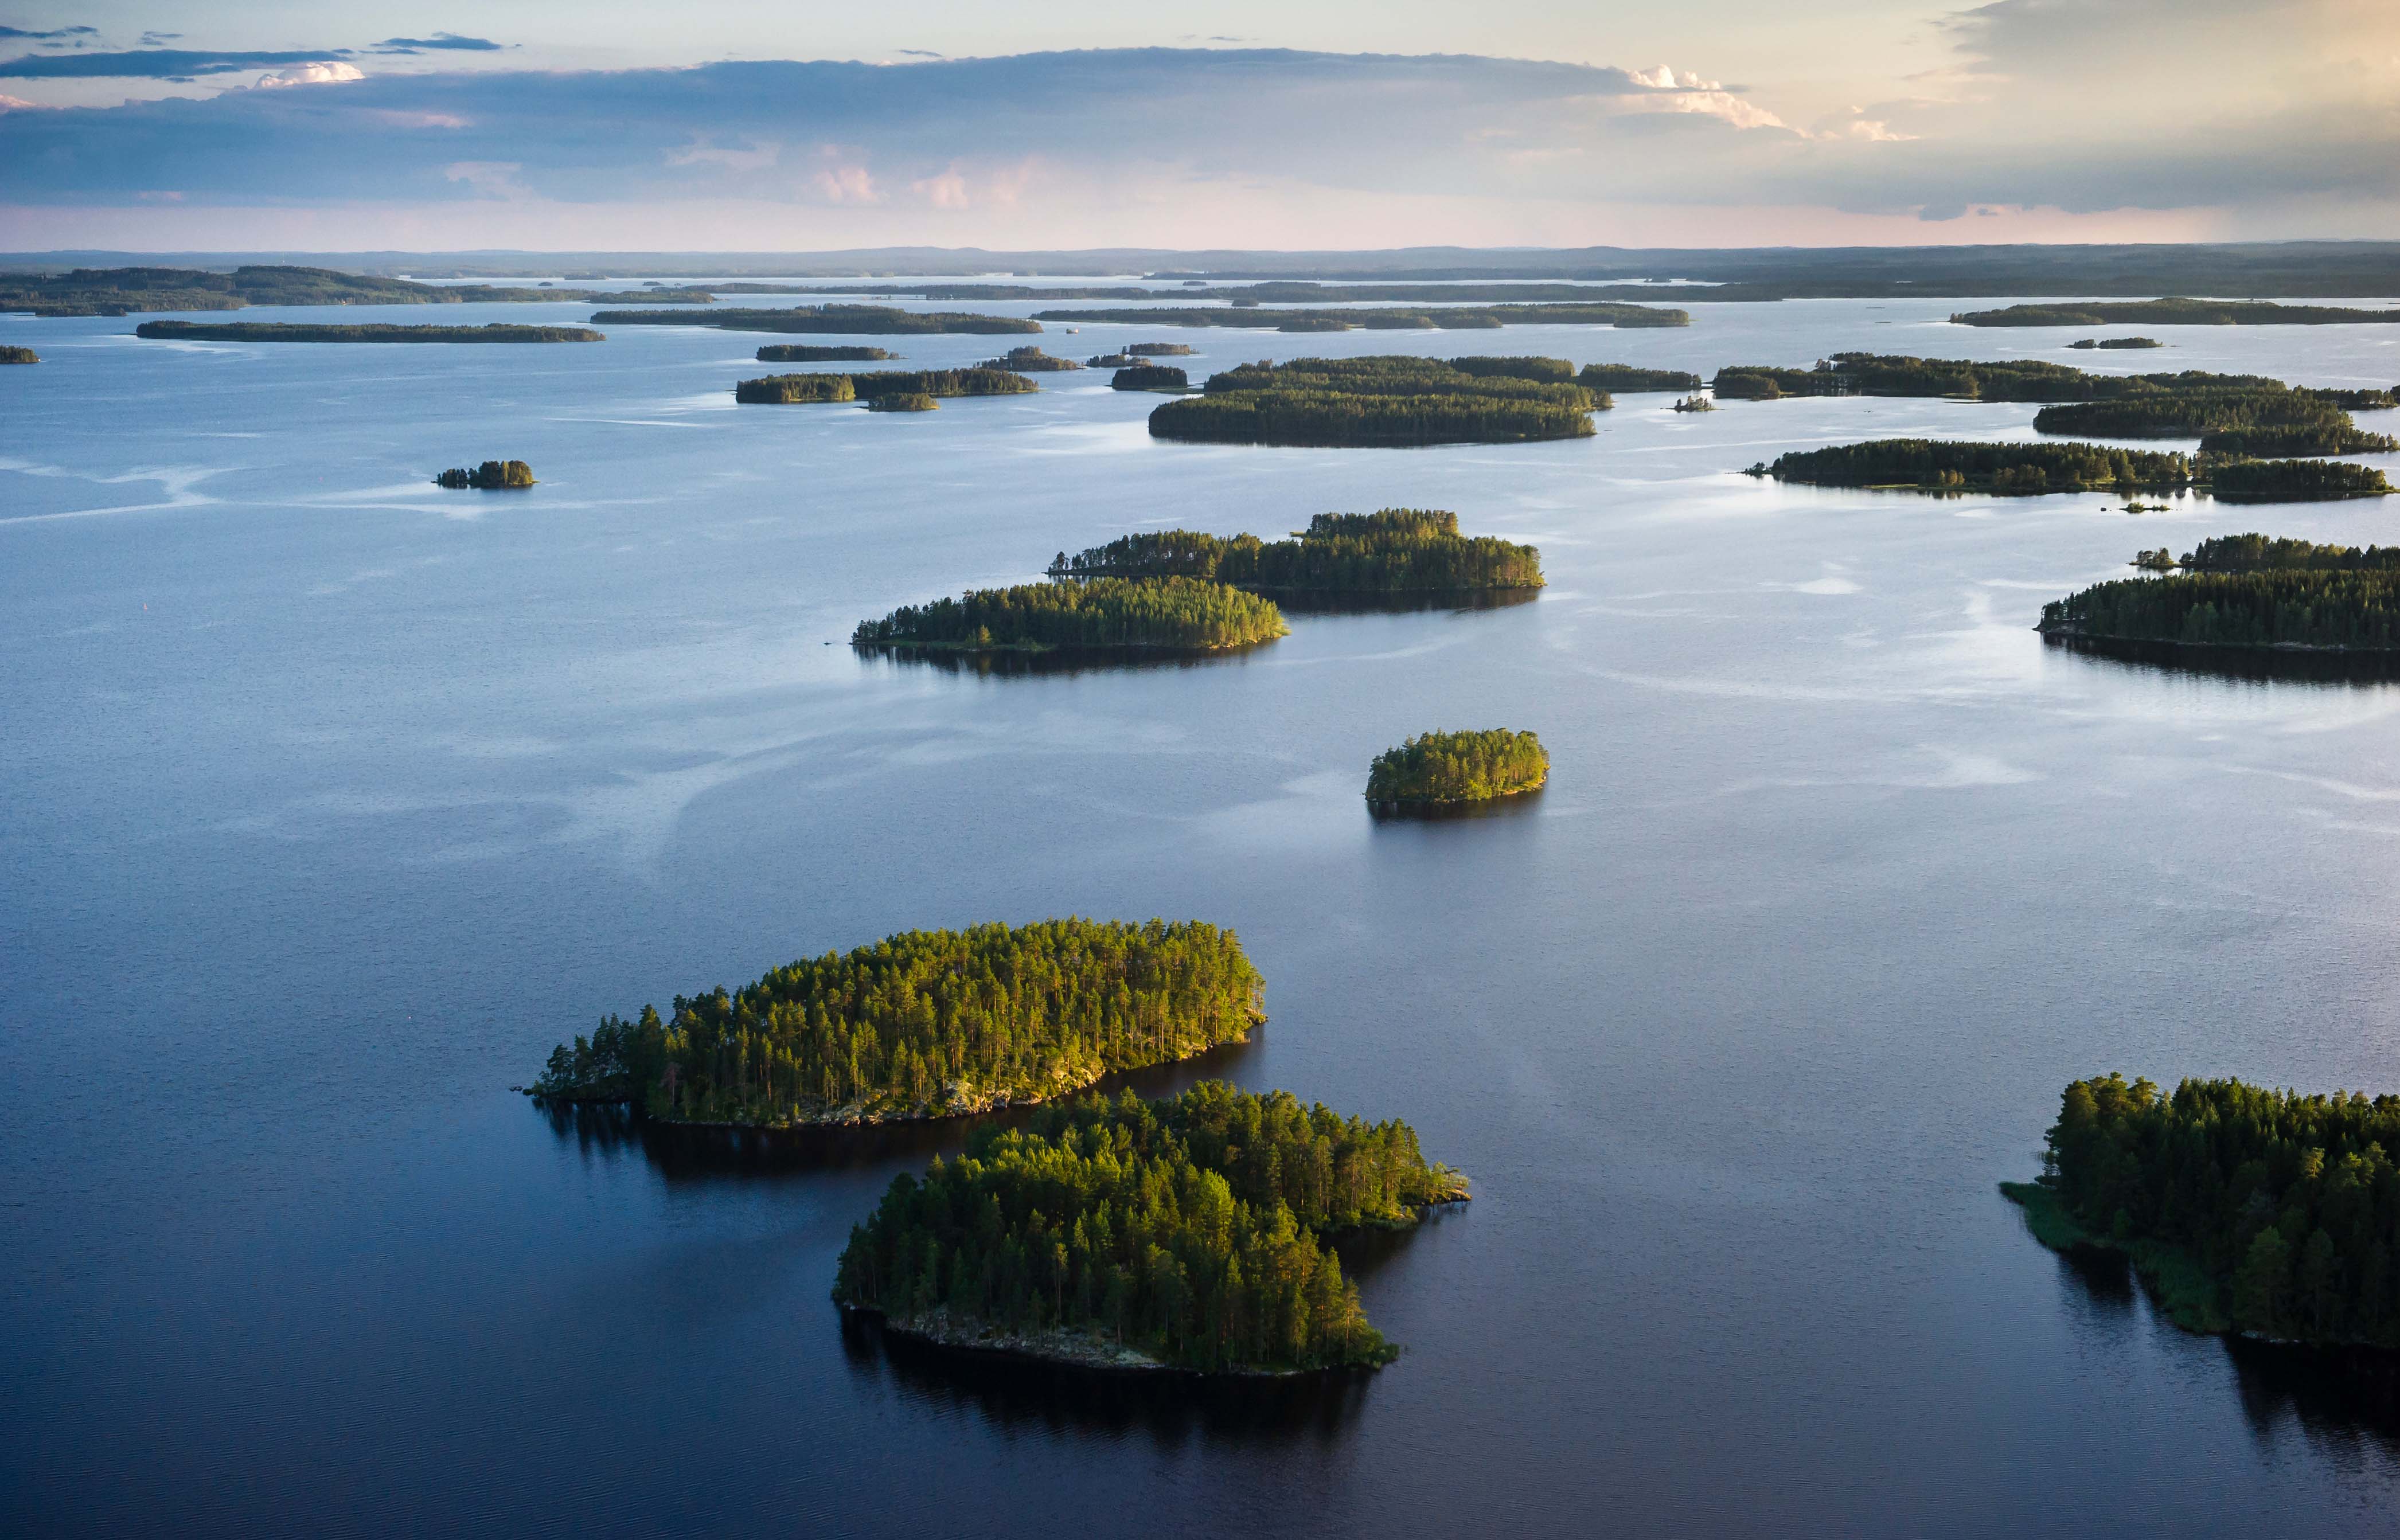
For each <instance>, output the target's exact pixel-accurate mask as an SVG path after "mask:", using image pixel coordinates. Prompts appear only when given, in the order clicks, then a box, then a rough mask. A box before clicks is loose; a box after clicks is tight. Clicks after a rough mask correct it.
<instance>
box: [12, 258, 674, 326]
mask: <svg viewBox="0 0 2400 1540" xmlns="http://www.w3.org/2000/svg"><path fill="white" fill-rule="evenodd" d="M624 297H625V295H624V294H622V293H618V292H617V291H614V290H602V289H557V288H552V289H543V288H538V287H533V288H528V287H516V286H502V285H494V284H489V283H459V284H439V283H416V282H412V281H410V280H409V279H397V278H364V277H361V276H360V275H358V274H356V273H337V272H334V271H333V270H332V269H330V268H326V267H279V266H242V267H237V268H235V269H234V270H233V271H232V272H230V273H211V272H202V271H199V270H197V269H194V268H188V267H78V268H75V270H74V271H72V272H67V273H0V310H30V311H32V312H33V313H34V314H35V315H37V316H124V315H130V314H132V313H133V312H134V311H136V310H239V309H243V308H245V307H249V306H252V305H465V304H472V303H484V302H488V301H498V300H505V301H508V302H510V303H512V304H523V303H525V302H528V301H552V300H555V301H564V302H570V303H575V304H607V303H608V302H610V301H614V300H621V299H623V298H624ZM712 297H713V296H712V295H710V293H708V292H707V291H706V290H704V289H654V290H650V291H648V292H647V293H644V294H643V295H642V298H644V299H646V300H649V301H651V302H652V303H654V304H661V305H669V304H680V305H706V304H708V303H709V302H710V300H711V298H712Z"/></svg>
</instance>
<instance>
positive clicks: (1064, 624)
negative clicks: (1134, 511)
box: [851, 578, 1289, 652]
mask: <svg viewBox="0 0 2400 1540" xmlns="http://www.w3.org/2000/svg"><path fill="white" fill-rule="evenodd" d="M1288 629H1289V628H1288V627H1286V626H1285V624H1284V621H1283V612H1282V611H1281V610H1278V609H1277V608H1276V607H1275V605H1274V603H1273V602H1272V601H1269V600H1266V599H1262V598H1261V597H1259V596H1258V595H1256V594H1254V593H1244V592H1243V591H1242V590H1240V589H1238V588H1233V587H1229V586H1227V585H1226V584H1223V583H1213V582H1204V581H1201V580H1199V579H1193V578H1150V579H1122V578H1103V579H1097V580H1095V581H1092V582H1088V583H1061V582H1051V583H1024V584H1019V585H1018V586H1016V587H1015V588H985V589H976V590H974V591H972V592H970V593H967V594H966V595H965V596H964V597H963V598H959V599H937V600H935V601H934V602H933V603H932V604H929V605H903V606H900V607H899V608H898V609H895V610H893V612H892V613H891V614H889V615H887V616H885V617H884V618H883V619H882V620H861V621H860V622H859V623H858V628H857V630H856V631H854V632H852V634H851V644H852V646H854V647H916V648H927V649H938V650H942V651H952V652H993V651H1026V652H1041V651H1048V650H1051V649H1054V648H1058V647H1073V648H1077V649H1079V650H1091V651H1110V650H1125V649H1139V650H1149V649H1165V650H1171V651H1178V652H1217V651H1223V650H1225V649H1228V648H1232V647H1253V646H1256V645H1257V644H1258V643H1261V642H1271V641H1274V640H1275V638H1276V637H1278V636H1281V635H1283V634H1286V632H1287V631H1288Z"/></svg>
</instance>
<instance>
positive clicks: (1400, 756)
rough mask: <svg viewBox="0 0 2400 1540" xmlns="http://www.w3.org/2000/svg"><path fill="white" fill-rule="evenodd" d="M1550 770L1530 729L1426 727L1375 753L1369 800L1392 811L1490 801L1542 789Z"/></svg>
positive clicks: (1369, 774)
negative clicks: (1449, 729)
mask: <svg viewBox="0 0 2400 1540" xmlns="http://www.w3.org/2000/svg"><path fill="white" fill-rule="evenodd" d="M1549 774H1550V756H1549V751H1548V750H1547V749H1545V748H1543V747H1542V741H1541V740H1540V739H1539V738H1537V737H1535V736H1534V734H1532V733H1530V732H1510V731H1507V729H1491V730H1487V731H1481V732H1428V733H1423V734H1420V735H1419V736H1417V737H1414V738H1411V739H1410V740H1409V741H1408V742H1407V743H1402V744H1401V745H1400V746H1399V747H1398V748H1395V749H1385V750H1384V752H1383V753H1381V754H1379V755H1377V756H1375V762H1374V763H1373V764H1372V765H1371V766H1370V767H1369V768H1368V770H1367V800H1368V801H1369V802H1370V803H1372V804H1374V805H1375V806H1376V807H1377V808H1378V809H1387V810H1393V811H1399V810H1404V809H1407V808H1412V807H1454V806H1457V805H1459V804H1462V803H1468V802H1489V801H1493V800H1495V799H1497V798H1499V797H1517V796H1521V795H1522V794H1524V793H1526V792H1529V791H1539V790H1540V789H1541V787H1542V783H1543V782H1545V781H1547V780H1548V779H1549Z"/></svg>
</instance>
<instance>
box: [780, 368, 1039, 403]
mask: <svg viewBox="0 0 2400 1540" xmlns="http://www.w3.org/2000/svg"><path fill="white" fill-rule="evenodd" d="M1040 388H1041V387H1039V386H1037V385H1035V384H1034V383H1033V382H1032V381H1031V380H1030V379H1027V378H1026V377H1025V376H1024V375H1012V374H1010V373H1009V372H1008V371H1007V370H1005V369H991V368H975V369H867V370H861V371H858V372H856V373H850V374H826V375H767V376H766V377H765V378H763V379H755V380H742V381H739V382H737V383H736V384H735V385H734V387H733V399H734V400H735V401H737V402H745V403H749V404H753V405H757V404H765V405H770V406H791V405H796V404H799V403H804V402H852V401H863V402H875V401H877V400H879V399H880V398H881V397H884V396H1022V395H1026V394H1028V393H1030V392H1031V391H1034V390H1038V389H1040Z"/></svg>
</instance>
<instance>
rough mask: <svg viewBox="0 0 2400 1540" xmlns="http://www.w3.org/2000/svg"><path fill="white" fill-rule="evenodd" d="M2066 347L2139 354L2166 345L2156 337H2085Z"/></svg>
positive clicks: (2080, 349)
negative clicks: (2103, 349)
mask: <svg viewBox="0 0 2400 1540" xmlns="http://www.w3.org/2000/svg"><path fill="white" fill-rule="evenodd" d="M2066 346H2068V347H2069V348H2075V349H2077V350H2079V351H2089V350H2091V349H2093V348H2115V349H2131V350H2134V351H2136V352H2138V351H2140V350H2141V349H2143V348H2163V347H2165V346H2166V344H2165V343H2162V342H2161V341H2160V340H2159V339H2158V338H2156V337H2085V338H2083V339H2082V340H2081V341H2080V342H2070V343H2068V344H2067V345H2066Z"/></svg>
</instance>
